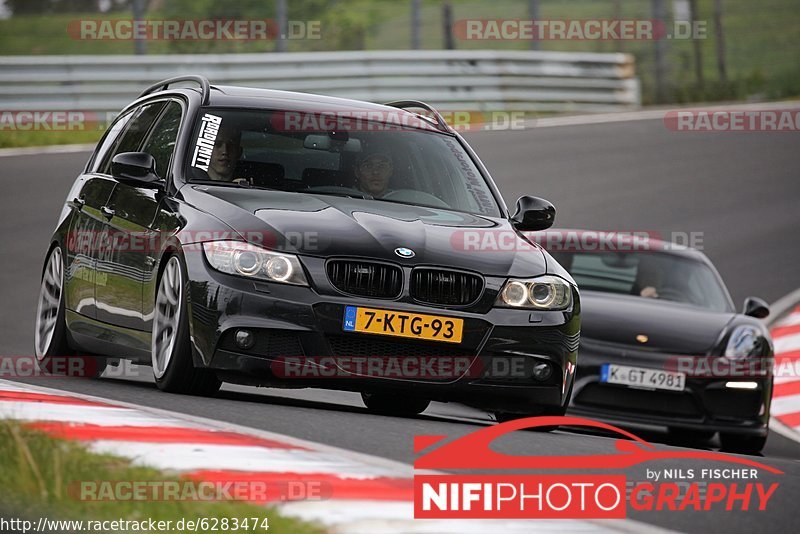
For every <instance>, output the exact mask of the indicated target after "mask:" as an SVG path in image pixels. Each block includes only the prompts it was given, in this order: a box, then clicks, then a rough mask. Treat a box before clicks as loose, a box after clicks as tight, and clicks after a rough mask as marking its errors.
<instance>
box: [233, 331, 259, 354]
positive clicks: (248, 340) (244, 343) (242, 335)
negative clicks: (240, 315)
mask: <svg viewBox="0 0 800 534" xmlns="http://www.w3.org/2000/svg"><path fill="white" fill-rule="evenodd" d="M233 341H234V343H236V346H237V347H239V348H240V349H244V350H247V349H252V348H253V345H255V344H256V336H255V335H254V334H253V333H252V332H251V331H250V330H237V331H236V335H235V336H234V338H233Z"/></svg>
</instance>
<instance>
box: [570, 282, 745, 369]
mask: <svg viewBox="0 0 800 534" xmlns="http://www.w3.org/2000/svg"><path fill="white" fill-rule="evenodd" d="M581 312H582V319H581V338H582V339H583V340H586V341H589V342H591V341H592V340H597V341H603V342H608V343H614V344H621V345H630V346H631V348H639V349H642V348H647V349H654V350H659V351H661V352H667V353H670V354H688V355H699V354H705V353H707V352H708V351H709V350H711V349H712V348H713V347H714V346H715V344H716V343H717V341H718V340H719V339H720V336H721V334H722V332H723V330H724V329H725V327H726V325H727V324H728V323H730V322H731V320H732V319H733V318H734V317H735V316H736V314H735V313H733V312H731V313H724V312H714V311H711V310H703V309H701V308H696V307H694V306H689V305H684V304H679V303H676V302H670V301H666V300H658V299H648V298H642V297H636V296H632V295H614V294H608V293H600V292H596V291H582V292H581ZM639 335H645V336H647V338H648V340H647V342H646V343H641V342H639V341H637V339H636V336H639Z"/></svg>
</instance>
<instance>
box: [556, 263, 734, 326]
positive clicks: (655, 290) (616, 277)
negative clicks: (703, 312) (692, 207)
mask: <svg viewBox="0 0 800 534" xmlns="http://www.w3.org/2000/svg"><path fill="white" fill-rule="evenodd" d="M551 254H552V255H553V257H554V258H555V259H556V260H557V261H558V262H559V263H560V264H561V265H562V266H564V268H565V269H567V270H568V271H569V273H570V274H571V275H572V277H573V278H574V279H575V282H576V283H577V284H578V287H579V288H580V289H586V290H590V291H602V292H604V293H618V294H622V295H634V296H637V297H641V298H653V299H662V300H671V301H674V302H681V303H684V304H691V305H693V306H698V307H701V308H706V309H709V310H713V311H719V312H729V311H732V310H731V305H730V298H729V296H728V291H727V289H725V286H724V285H723V284H722V282H721V280H720V279H719V277H718V276H717V275H716V274H715V273H714V271H713V270H712V269H711V268H710V267H709V266H708V265H706V264H705V263H703V262H701V261H697V260H694V259H691V258H687V257H684V256H678V255H675V254H668V253H662V252H652V251H639V252H596V251H592V252H588V251H587V252H563V251H557V252H551Z"/></svg>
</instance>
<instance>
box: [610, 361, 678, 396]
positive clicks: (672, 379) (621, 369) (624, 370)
mask: <svg viewBox="0 0 800 534" xmlns="http://www.w3.org/2000/svg"><path fill="white" fill-rule="evenodd" d="M600 382H606V383H608V384H620V385H622V386H630V387H634V388H644V389H664V390H667V391H683V388H684V386H685V385H686V373H676V372H673V371H661V370H659V369H645V368H643V367H628V366H626V365H615V364H613V363H606V364H603V366H602V367H601V368H600Z"/></svg>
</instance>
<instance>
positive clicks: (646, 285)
mask: <svg viewBox="0 0 800 534" xmlns="http://www.w3.org/2000/svg"><path fill="white" fill-rule="evenodd" d="M659 267H660V266H659V265H657V264H656V261H654V260H652V259H651V258H647V257H644V258H642V259H641V260H640V261H639V270H638V271H637V273H636V284H635V286H634V287H635V288H636V289H635V291H638V293H639V296H641V297H646V298H653V299H657V298H659V295H658V289H659V288H660V287H662V283H663V281H664V275H663V273H662V272H661V269H660V268H659Z"/></svg>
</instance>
